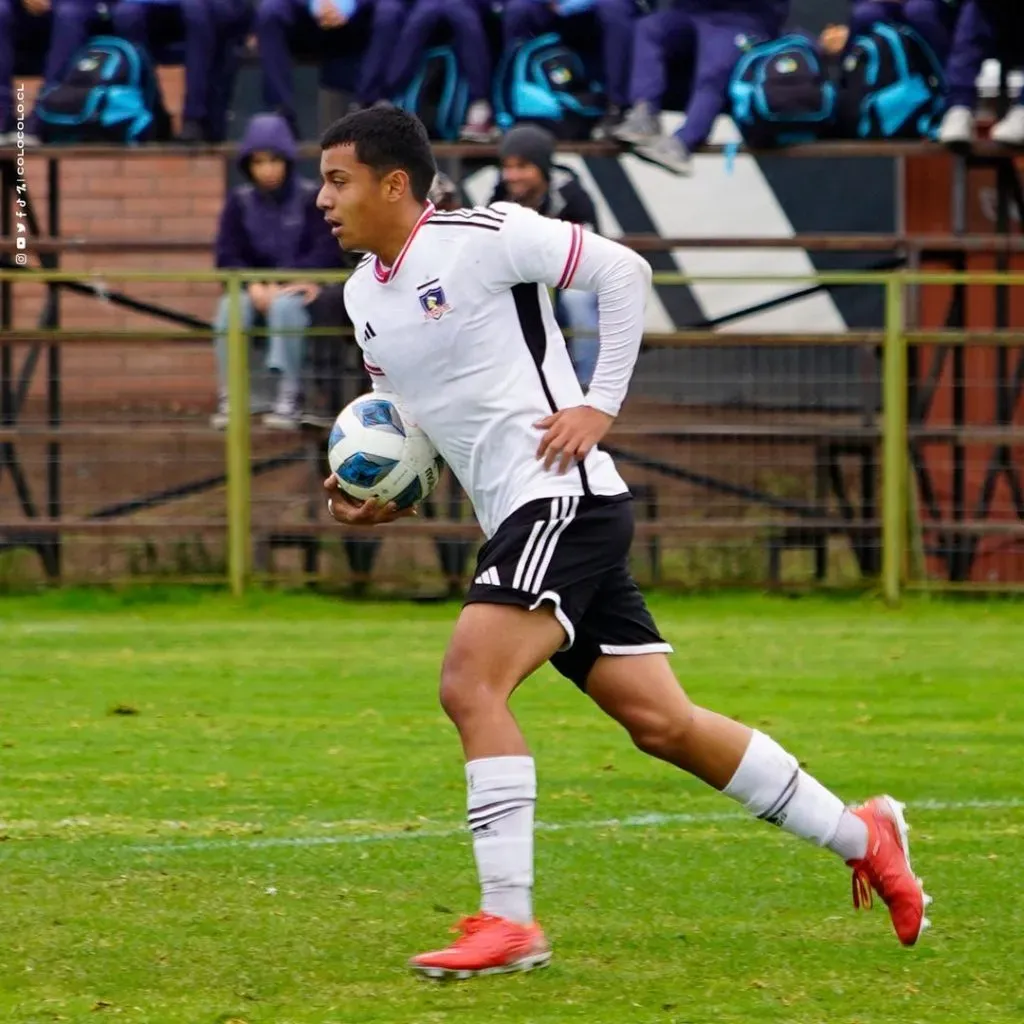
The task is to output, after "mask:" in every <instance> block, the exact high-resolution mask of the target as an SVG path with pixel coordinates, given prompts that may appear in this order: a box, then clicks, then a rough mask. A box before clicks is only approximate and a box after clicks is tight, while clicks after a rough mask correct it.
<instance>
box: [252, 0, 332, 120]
mask: <svg viewBox="0 0 1024 1024" xmlns="http://www.w3.org/2000/svg"><path fill="white" fill-rule="evenodd" d="M255 31H256V38H257V39H258V41H259V48H260V64H261V65H262V68H263V101H264V103H265V104H266V106H267V108H268V109H270V110H277V111H279V112H280V113H282V114H283V115H284V116H285V117H286V118H287V120H288V121H289V123H290V124H291V125H292V126H293V131H294V130H295V125H296V124H297V119H296V115H295V95H294V92H293V91H292V54H291V46H293V45H303V46H308V47H309V48H311V49H319V48H321V47H322V46H323V45H324V37H325V36H326V34H327V33H326V32H325V31H324V30H323V29H321V28H320V26H319V25H318V24H317V23H316V21H315V20H314V19H313V16H312V15H311V14H310V13H309V6H308V4H307V3H306V0H261V2H260V6H259V8H258V9H257V11H256V24H255Z"/></svg>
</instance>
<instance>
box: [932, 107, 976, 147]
mask: <svg viewBox="0 0 1024 1024" xmlns="http://www.w3.org/2000/svg"><path fill="white" fill-rule="evenodd" d="M973 141H974V112H973V111H972V110H971V108H970V107H950V108H949V110H947V111H946V116H945V117H943V119H942V124H941V125H939V142H941V143H942V144H943V145H944V146H969V145H970V144H971V143H972V142H973Z"/></svg>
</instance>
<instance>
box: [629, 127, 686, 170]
mask: <svg viewBox="0 0 1024 1024" xmlns="http://www.w3.org/2000/svg"><path fill="white" fill-rule="evenodd" d="M633 152H634V153H636V155H637V156H638V157H640V158H641V159H643V160H649V161H650V162H651V163H655V164H657V165H658V166H659V167H664V168H665V170H666V171H671V172H672V173H673V174H678V175H682V176H688V175H690V174H692V173H693V164H692V163H691V162H690V153H689V150H687V148H686V147H685V146H684V145H683V144H682V143H681V142H680V141H679V139H677V138H676V137H675V136H674V135H659V136H657V137H656V138H654V139H651V141H650V142H644V143H640V144H638V145H637V146H635V147H634V149H633Z"/></svg>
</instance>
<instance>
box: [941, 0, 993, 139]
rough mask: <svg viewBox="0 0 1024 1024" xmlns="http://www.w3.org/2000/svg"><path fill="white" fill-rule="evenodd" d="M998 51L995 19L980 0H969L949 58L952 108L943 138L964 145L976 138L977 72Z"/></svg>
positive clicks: (947, 65)
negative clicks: (991, 17)
mask: <svg viewBox="0 0 1024 1024" xmlns="http://www.w3.org/2000/svg"><path fill="white" fill-rule="evenodd" d="M995 53H996V36H995V25H994V23H993V22H992V21H991V19H990V18H989V17H988V16H987V12H986V11H985V10H984V9H983V8H982V6H981V4H979V3H978V2H977V0H968V2H967V4H966V5H965V6H964V9H963V10H962V11H961V12H960V20H959V21H958V22H957V26H956V31H955V32H954V34H953V44H952V46H951V48H950V53H949V60H948V61H947V62H946V82H947V88H948V100H949V109H948V110H947V111H946V116H945V117H944V118H943V120H942V125H941V127H940V128H939V140H940V141H941V142H944V143H946V144H947V145H961V144H967V143H970V142H971V141H972V140H973V138H974V108H975V106H976V105H977V102H978V86H977V81H978V75H979V74H980V73H981V66H982V64H983V63H984V62H985V61H986V60H987V59H988V58H989V57H994V56H995Z"/></svg>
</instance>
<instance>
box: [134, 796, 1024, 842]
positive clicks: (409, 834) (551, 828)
mask: <svg viewBox="0 0 1024 1024" xmlns="http://www.w3.org/2000/svg"><path fill="white" fill-rule="evenodd" d="M907 806H908V807H909V808H910V809H912V810H916V811H932V812H936V813H945V814H949V813H955V812H957V811H973V810H1008V809H1010V808H1015V807H1024V799H1010V800H912V801H908V803H907ZM749 817H750V815H749V814H744V813H742V812H739V811H719V812H714V811H711V812H707V813H695V814H658V813H654V814H637V815H632V816H630V817H628V818H605V819H602V820H584V821H566V822H544V821H538V822H536V824H535V826H534V827H535V828H536V830H537V831H538V832H566V831H570V830H572V831H581V830H587V829H616V828H664V827H665V826H667V825H704V824H714V823H716V822H720V821H742V820H744V819H747V818H749ZM380 827H381V828H382V829H385V828H387V827H389V826H387V825H384V824H382V825H381V826H380ZM456 836H464V837H467V838H468V829H467V826H466V825H465V824H461V825H449V826H447V827H445V828H434V829H428V828H424V829H408V830H405V831H402V832H384V831H381V832H359V833H354V834H351V835H344V836H273V837H268V838H266V839H196V840H192V841H189V842H184V843H176V842H169V843H153V844H147V845H144V846H131V847H129V849H130V850H132V851H134V852H136V853H188V852H191V851H200V850H238V849H241V850H265V849H270V848H273V847H289V846H290V847H300V848H302V847H309V846H353V845H357V844H361V843H391V842H402V841H405V840H408V839H451V838H454V837H456Z"/></svg>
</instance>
